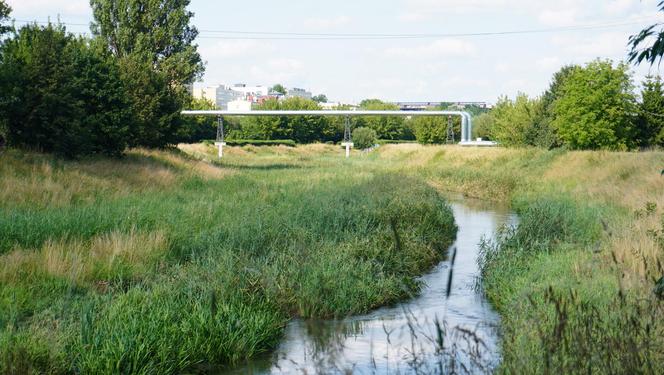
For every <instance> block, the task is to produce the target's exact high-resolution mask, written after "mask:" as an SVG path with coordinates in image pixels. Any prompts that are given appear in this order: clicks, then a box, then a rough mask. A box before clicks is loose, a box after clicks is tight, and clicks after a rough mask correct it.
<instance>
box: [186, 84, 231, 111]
mask: <svg viewBox="0 0 664 375" xmlns="http://www.w3.org/2000/svg"><path fill="white" fill-rule="evenodd" d="M193 95H194V98H197V99H207V100H209V101H211V102H212V103H214V104H215V106H216V107H217V108H218V109H222V110H225V109H228V103H229V102H232V101H234V100H238V99H240V98H241V96H242V95H241V93H238V92H237V91H234V90H233V89H232V88H230V87H228V86H225V85H219V86H210V87H199V88H194V90H193Z"/></svg>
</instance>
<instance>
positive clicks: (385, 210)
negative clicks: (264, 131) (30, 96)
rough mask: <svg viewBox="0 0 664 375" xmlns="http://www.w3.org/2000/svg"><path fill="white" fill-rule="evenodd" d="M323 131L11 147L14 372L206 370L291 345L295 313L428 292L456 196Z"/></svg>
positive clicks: (8, 237) (6, 184) (0, 297)
mask: <svg viewBox="0 0 664 375" xmlns="http://www.w3.org/2000/svg"><path fill="white" fill-rule="evenodd" d="M202 147H206V151H205V152H213V151H214V148H213V146H202ZM246 147H247V148H249V147H251V146H246ZM311 147H312V148H311V150H310V151H308V150H307V149H306V148H304V149H302V148H300V149H297V150H295V149H293V150H291V149H290V148H276V149H274V150H268V149H265V150H264V151H262V152H261V153H260V154H258V155H256V156H254V157H250V158H248V159H247V158H245V157H244V156H240V155H239V154H237V153H236V150H234V149H232V148H229V153H228V157H229V159H228V161H227V162H225V164H224V165H219V166H212V165H209V164H206V163H203V162H198V161H196V160H194V159H191V158H189V157H187V156H186V155H184V154H180V153H177V152H162V151H159V152H158V151H142V150H135V151H131V152H130V153H129V154H128V155H127V157H126V158H125V159H124V160H122V161H114V160H107V159H99V160H88V161H77V162H74V161H66V160H59V159H54V158H52V157H49V156H45V155H41V154H29V153H28V154H26V153H23V152H19V151H14V150H9V151H8V152H5V153H3V154H0V159H1V160H0V176H1V178H0V194H2V198H3V199H2V200H1V203H0V239H1V241H0V262H1V263H2V264H3V267H2V269H1V270H0V373H43V372H82V373H115V372H123V373H145V372H155V373H178V372H182V371H206V369H209V368H210V367H209V366H213V365H220V364H228V363H233V362H236V361H239V360H242V359H244V358H247V357H250V356H254V355H257V354H259V353H262V352H264V351H266V350H269V349H270V348H272V347H274V345H275V344H276V343H277V342H278V340H279V338H280V336H281V333H282V330H283V327H284V325H285V323H286V322H287V320H288V319H289V318H290V317H295V316H302V317H334V316H345V315H347V314H356V313H362V312H366V311H369V310H370V309H373V308H375V307H378V306H381V305H385V304H390V303H393V302H396V301H398V300H400V299H403V298H405V297H407V296H410V295H412V294H413V293H416V292H417V290H418V288H419V283H418V282H417V281H416V276H418V275H420V274H422V273H423V272H425V271H426V270H428V269H429V268H430V267H432V266H433V265H434V264H436V263H437V262H438V261H440V260H441V259H442V257H443V256H444V255H445V250H446V249H447V247H448V246H449V244H450V243H451V241H452V240H453V239H454V236H455V233H456V227H455V225H454V220H453V217H452V213H451V210H450V209H449V208H448V206H447V205H446V203H445V202H444V200H442V199H441V198H440V197H439V195H438V193H436V192H435V191H434V190H433V189H432V188H430V187H429V186H427V185H426V184H425V183H423V182H421V181H419V180H417V179H415V178H412V177H408V176H404V175H399V174H396V175H394V174H386V173H383V172H381V171H380V170H374V171H368V170H362V172H361V173H358V172H359V170H358V169H356V168H354V167H353V168H352V169H350V170H347V171H345V172H340V169H339V168H340V166H341V164H343V163H344V160H343V158H331V159H325V158H322V159H321V158H315V159H314V158H312V156H313V155H314V153H317V152H319V151H321V150H320V148H321V147H330V148H329V149H325V148H324V149H323V151H327V152H336V151H338V150H337V149H336V148H335V147H333V146H311ZM332 150H333V151H332ZM293 152H294V153H295V154H292V155H297V157H294V158H293V157H292V156H288V155H290V154H291V153H293ZM273 153H274V154H273ZM307 153H309V155H307ZM279 155H282V156H279ZM284 156H285V157H286V158H285V159H284ZM279 160H282V161H279ZM128 169H129V170H131V171H133V173H127V170H128ZM174 340H176V341H177V345H175V344H174Z"/></svg>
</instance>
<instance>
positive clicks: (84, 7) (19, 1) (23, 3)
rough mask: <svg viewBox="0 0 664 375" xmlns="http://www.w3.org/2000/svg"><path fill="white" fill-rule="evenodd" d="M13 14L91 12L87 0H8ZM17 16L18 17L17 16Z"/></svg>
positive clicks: (81, 13) (77, 13)
mask: <svg viewBox="0 0 664 375" xmlns="http://www.w3.org/2000/svg"><path fill="white" fill-rule="evenodd" d="M7 3H8V4H9V6H10V7H12V9H13V14H18V15H21V14H35V15H43V14H47V15H51V16H53V17H55V16H57V15H58V14H66V15H77V16H78V15H87V14H91V13H92V12H91V10H90V2H89V1H88V0H8V1H7ZM17 18H18V17H17Z"/></svg>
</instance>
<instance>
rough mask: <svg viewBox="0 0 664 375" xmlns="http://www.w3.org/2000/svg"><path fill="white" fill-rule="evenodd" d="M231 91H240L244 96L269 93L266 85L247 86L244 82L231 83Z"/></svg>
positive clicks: (258, 95)
mask: <svg viewBox="0 0 664 375" xmlns="http://www.w3.org/2000/svg"><path fill="white" fill-rule="evenodd" d="M231 89H232V90H233V91H235V92H238V93H242V94H243V96H244V97H247V96H252V97H260V96H268V95H269V93H270V88H269V87H266V86H260V85H258V86H247V85H246V84H244V83H236V84H235V85H233V87H232V88H231Z"/></svg>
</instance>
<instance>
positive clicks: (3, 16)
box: [0, 0, 12, 36]
mask: <svg viewBox="0 0 664 375" xmlns="http://www.w3.org/2000/svg"><path fill="white" fill-rule="evenodd" d="M11 12H12V8H10V7H9V5H7V3H5V0H0V36H2V34H4V33H6V32H8V31H10V30H11V29H12V28H11V26H8V25H5V22H6V21H7V20H8V19H9V14H10V13H11Z"/></svg>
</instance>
